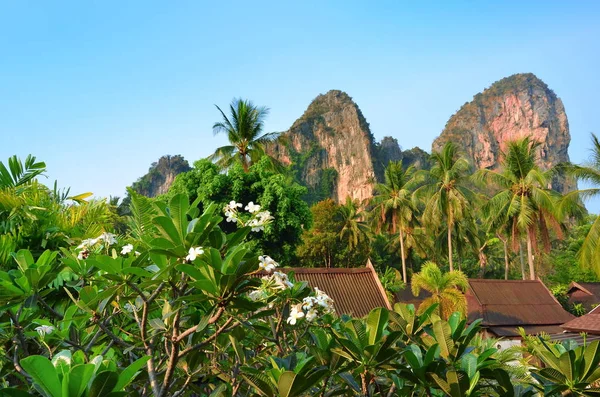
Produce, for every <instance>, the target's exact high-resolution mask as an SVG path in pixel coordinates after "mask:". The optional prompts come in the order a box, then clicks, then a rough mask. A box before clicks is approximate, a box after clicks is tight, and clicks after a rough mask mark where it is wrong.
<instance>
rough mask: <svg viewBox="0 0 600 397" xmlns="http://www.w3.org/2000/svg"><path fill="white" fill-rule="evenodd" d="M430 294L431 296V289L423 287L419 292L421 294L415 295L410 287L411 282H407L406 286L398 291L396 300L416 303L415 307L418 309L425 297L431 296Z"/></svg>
mask: <svg viewBox="0 0 600 397" xmlns="http://www.w3.org/2000/svg"><path fill="white" fill-rule="evenodd" d="M430 296H431V293H430V292H429V291H425V290H424V289H422V290H421V291H420V292H419V296H414V295H413V293H412V291H411V289H410V284H407V285H406V288H404V289H401V290H400V291H398V292H396V294H395V296H394V298H395V301H396V302H400V303H404V304H407V305H408V304H412V305H414V307H415V309H418V308H419V305H420V304H421V302H423V301H424V300H425V299H427V298H429V297H430Z"/></svg>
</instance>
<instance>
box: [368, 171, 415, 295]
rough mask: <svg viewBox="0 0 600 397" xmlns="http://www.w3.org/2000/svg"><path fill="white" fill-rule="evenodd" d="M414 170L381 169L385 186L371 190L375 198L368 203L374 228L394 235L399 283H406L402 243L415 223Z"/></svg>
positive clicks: (382, 184) (404, 254)
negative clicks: (400, 272)
mask: <svg viewBox="0 0 600 397" xmlns="http://www.w3.org/2000/svg"><path fill="white" fill-rule="evenodd" d="M417 184H418V181H417V178H416V177H415V168H414V167H412V166H410V167H408V168H406V169H403V167H402V163H401V162H400V161H398V162H390V163H389V164H388V166H387V168H386V169H385V183H380V184H378V185H377V186H376V187H375V192H376V195H375V196H374V197H373V199H372V203H373V205H374V207H373V210H372V212H371V213H372V215H373V216H374V219H375V220H376V222H377V228H378V229H381V227H382V226H383V227H385V229H387V231H388V232H391V233H393V234H396V233H398V242H399V243H400V258H401V259H402V279H403V280H404V282H405V283H406V282H407V281H408V279H407V276H406V247H405V239H406V235H407V234H411V230H412V229H414V226H415V222H416V219H417V216H416V215H417V211H418V210H417V206H416V204H415V201H414V199H413V194H414V192H415V190H416V188H417Z"/></svg>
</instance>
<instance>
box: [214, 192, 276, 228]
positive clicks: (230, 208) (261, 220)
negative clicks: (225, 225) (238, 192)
mask: <svg viewBox="0 0 600 397" xmlns="http://www.w3.org/2000/svg"><path fill="white" fill-rule="evenodd" d="M242 207H243V204H242V203H236V202H235V201H233V200H232V201H230V202H229V204H227V205H226V206H225V207H224V208H223V212H224V213H225V216H226V217H227V219H226V220H227V222H236V223H237V224H239V225H241V226H250V227H251V228H252V231H253V232H259V231H261V230H265V226H266V225H268V224H269V223H271V221H272V220H273V216H272V215H271V213H270V212H269V211H261V210H260V205H258V204H254V203H253V202H252V201H251V202H249V203H248V205H246V206H245V207H244V209H245V210H246V211H248V212H249V213H250V214H251V215H252V217H251V218H250V219H247V220H244V219H243V217H242V216H240V213H239V210H238V208H242Z"/></svg>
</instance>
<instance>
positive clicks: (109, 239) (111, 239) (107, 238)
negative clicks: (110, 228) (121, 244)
mask: <svg viewBox="0 0 600 397" xmlns="http://www.w3.org/2000/svg"><path fill="white" fill-rule="evenodd" d="M96 240H98V241H99V240H103V241H104V243H105V244H106V245H113V244H116V243H117V236H116V235H114V234H113V233H107V232H104V233H102V234H101V235H100V236H99V237H98V238H97V239H96Z"/></svg>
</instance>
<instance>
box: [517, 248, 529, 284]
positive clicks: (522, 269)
mask: <svg viewBox="0 0 600 397" xmlns="http://www.w3.org/2000/svg"><path fill="white" fill-rule="evenodd" d="M519 258H520V260H521V276H522V277H523V280H527V276H526V275H525V260H524V259H523V242H522V241H519Z"/></svg>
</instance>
